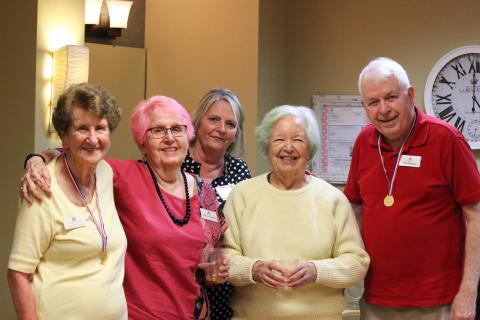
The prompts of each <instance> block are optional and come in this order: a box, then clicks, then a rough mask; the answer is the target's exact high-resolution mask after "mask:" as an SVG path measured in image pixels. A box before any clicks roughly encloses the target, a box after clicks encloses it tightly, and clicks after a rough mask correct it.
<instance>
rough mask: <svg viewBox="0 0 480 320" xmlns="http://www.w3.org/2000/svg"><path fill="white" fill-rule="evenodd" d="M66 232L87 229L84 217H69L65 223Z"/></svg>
mask: <svg viewBox="0 0 480 320" xmlns="http://www.w3.org/2000/svg"><path fill="white" fill-rule="evenodd" d="M63 226H64V227H65V230H71V229H76V228H81V227H85V219H84V218H83V217H81V216H80V217H68V218H65V220H64V221H63Z"/></svg>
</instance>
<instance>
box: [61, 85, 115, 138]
mask: <svg viewBox="0 0 480 320" xmlns="http://www.w3.org/2000/svg"><path fill="white" fill-rule="evenodd" d="M74 106H75V107H80V108H82V109H84V110H86V111H91V112H93V113H94V114H96V115H97V116H98V117H99V118H101V119H103V118H105V119H107V122H108V127H109V129H110V131H113V130H115V128H116V127H117V126H118V124H119V122H120V118H121V110H120V107H119V106H118V105H117V102H116V100H115V98H114V97H112V96H111V95H110V94H109V93H108V92H107V90H105V89H104V88H102V87H100V86H97V85H94V84H90V83H86V82H83V83H79V84H72V85H71V86H69V87H68V88H67V89H66V90H65V91H64V92H63V93H62V94H61V95H60V97H59V98H58V102H57V106H56V108H55V110H54V111H53V116H52V122H53V126H54V127H55V130H57V132H58V133H59V134H60V133H64V132H66V131H67V130H68V128H70V126H71V124H72V108H73V107H74Z"/></svg>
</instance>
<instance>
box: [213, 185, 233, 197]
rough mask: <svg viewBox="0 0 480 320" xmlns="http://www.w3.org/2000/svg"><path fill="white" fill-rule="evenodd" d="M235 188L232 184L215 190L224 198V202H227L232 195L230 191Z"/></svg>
mask: <svg viewBox="0 0 480 320" xmlns="http://www.w3.org/2000/svg"><path fill="white" fill-rule="evenodd" d="M234 186H235V185H234V184H232V183H230V184H227V185H225V186H218V187H215V190H216V191H217V193H218V195H219V196H220V198H222V199H223V201H226V200H227V198H228V195H229V194H230V191H232V189H233V187H234Z"/></svg>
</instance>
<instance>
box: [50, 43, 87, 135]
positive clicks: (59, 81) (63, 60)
mask: <svg viewBox="0 0 480 320" xmlns="http://www.w3.org/2000/svg"><path fill="white" fill-rule="evenodd" d="M88 54H89V51H88V47H85V46H77V45H67V46H65V47H62V48H60V49H58V50H56V51H55V52H54V53H53V77H52V99H51V104H50V118H49V119H50V121H49V128H48V131H49V132H55V129H54V128H53V124H52V115H53V109H54V108H55V107H56V105H57V100H58V97H59V96H60V95H61V94H62V92H63V91H64V90H65V89H66V88H68V87H69V86H70V85H72V84H74V83H81V82H87V81H88V62H89V59H88V57H89V55H88Z"/></svg>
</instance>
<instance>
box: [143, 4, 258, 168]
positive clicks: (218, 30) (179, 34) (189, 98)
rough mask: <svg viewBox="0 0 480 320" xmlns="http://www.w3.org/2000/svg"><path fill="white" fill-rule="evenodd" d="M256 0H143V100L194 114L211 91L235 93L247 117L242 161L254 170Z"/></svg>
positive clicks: (256, 65)
mask: <svg viewBox="0 0 480 320" xmlns="http://www.w3.org/2000/svg"><path fill="white" fill-rule="evenodd" d="M258 7H259V5H258V0H248V1H246V0H237V1H225V0H209V1H198V0H147V3H146V17H145V47H146V48H147V60H148V63H147V96H150V95H155V94H162V95H167V96H171V97H173V98H175V99H177V100H178V101H179V102H180V103H181V104H183V105H184V106H185V108H187V109H188V110H189V111H193V110H194V109H195V107H196V104H197V103H198V101H199V100H200V98H201V96H202V95H203V94H204V93H205V92H206V91H207V90H209V89H211V88H213V87H218V86H222V87H228V88H230V89H232V90H233V91H235V92H236V93H237V95H238V96H239V98H240V101H241V103H242V105H243V107H244V109H245V113H246V128H245V132H246V138H247V146H248V147H247V150H246V160H247V162H248V164H249V166H250V168H252V169H254V168H255V143H254V135H253V128H254V127H255V125H256V123H257V111H256V110H257V81H258V80H257V79H258V74H257V72H258V71H257V68H258Z"/></svg>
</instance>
